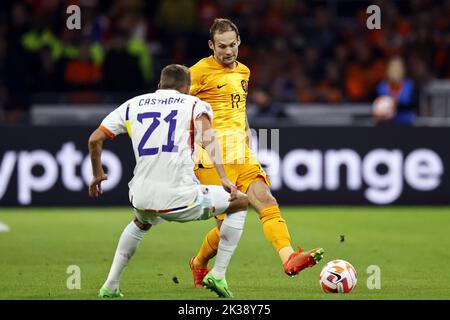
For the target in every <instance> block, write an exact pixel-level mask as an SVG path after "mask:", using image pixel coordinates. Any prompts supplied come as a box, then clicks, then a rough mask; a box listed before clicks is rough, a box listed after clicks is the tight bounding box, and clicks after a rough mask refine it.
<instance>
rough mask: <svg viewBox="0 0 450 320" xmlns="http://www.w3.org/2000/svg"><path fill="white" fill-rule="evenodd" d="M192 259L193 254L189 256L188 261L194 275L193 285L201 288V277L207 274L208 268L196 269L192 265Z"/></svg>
mask: <svg viewBox="0 0 450 320" xmlns="http://www.w3.org/2000/svg"><path fill="white" fill-rule="evenodd" d="M194 259H195V256H193V257H192V258H191V260H190V261H189V267H190V268H191V270H192V275H193V276H194V285H195V286H196V287H197V288H202V287H203V278H204V277H205V276H206V275H207V274H208V272H209V269H208V268H206V269H196V268H195V267H194Z"/></svg>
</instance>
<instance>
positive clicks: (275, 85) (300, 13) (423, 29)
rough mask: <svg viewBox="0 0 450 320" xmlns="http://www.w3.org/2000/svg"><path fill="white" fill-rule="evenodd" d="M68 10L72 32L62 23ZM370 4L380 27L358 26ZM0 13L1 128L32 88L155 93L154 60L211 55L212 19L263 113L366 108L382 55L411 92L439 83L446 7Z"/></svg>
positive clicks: (93, 95) (182, 4) (275, 0)
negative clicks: (349, 105)
mask: <svg viewBox="0 0 450 320" xmlns="http://www.w3.org/2000/svg"><path fill="white" fill-rule="evenodd" d="M72 4H76V5H78V6H79V7H80V8H81V29H80V30H69V29H68V28H67V25H66V23H67V18H68V17H69V16H70V13H67V12H66V8H67V7H68V6H70V5H72ZM370 4H377V5H378V6H379V7H380V8H381V29H379V30H369V29H368V28H367V26H366V20H367V18H368V16H369V14H367V13H366V9H367V7H368V6H369V5H370ZM0 9H1V14H0V110H1V109H3V110H6V111H9V113H8V114H9V115H10V116H9V120H10V121H12V122H13V121H14V115H15V114H20V112H21V111H23V110H27V109H28V108H29V107H30V105H31V104H32V102H33V101H34V99H36V94H37V93H40V92H59V93H61V92H65V93H69V95H64V96H63V97H64V98H61V99H66V100H64V101H63V102H68V101H67V99H69V102H89V103H96V102H97V103H98V102H105V101H107V100H108V99H110V100H111V101H114V100H115V99H117V100H118V101H114V102H120V101H122V100H123V96H126V97H130V96H132V95H134V94H136V93H142V92H146V91H150V90H154V89H155V88H156V84H157V80H158V75H159V72H160V70H161V68H162V67H163V66H164V65H166V64H168V63H181V64H185V65H187V66H191V65H192V64H194V63H195V62H196V61H197V60H198V59H200V58H202V57H205V56H207V55H209V54H211V52H210V51H209V49H208V46H207V40H208V31H209V27H210V25H211V23H212V21H213V20H214V18H216V17H226V18H230V19H231V20H232V21H233V22H235V23H236V25H237V26H238V28H239V30H240V34H241V40H242V44H241V47H240V51H239V60H240V61H242V62H243V63H245V64H246V65H247V66H248V67H249V68H250V70H251V79H250V87H249V88H250V90H249V94H250V95H249V100H250V102H253V103H255V104H257V105H259V106H260V107H261V112H267V113H269V114H273V115H274V116H281V115H282V111H281V109H278V108H275V109H274V108H273V106H274V105H275V106H276V105H277V104H276V103H291V102H294V103H295V102H302V103H315V102H322V103H331V104H337V103H342V102H371V101H373V100H374V99H375V97H376V96H377V95H379V91H380V85H381V83H382V82H383V81H384V80H386V75H387V65H388V62H389V61H390V60H391V59H397V60H398V59H401V60H402V61H401V63H402V64H403V65H404V69H405V70H404V77H408V81H410V83H411V84H413V86H414V88H415V90H417V89H420V88H421V86H423V84H425V83H427V82H428V81H429V80H430V79H433V78H450V58H449V54H450V19H449V18H448V17H450V1H436V0H435V1H432V0H411V1H409V0H408V1H370V2H368V1H367V2H366V1H356V0H355V1H353V0H341V1H339V0H337V1H307V0H298V1H296V0H159V1H145V0H66V1H63V0H20V1H11V2H8V1H6V2H4V1H1V4H0ZM52 97H54V96H52ZM53 99H54V98H53ZM47 102H48V101H47ZM53 102H61V101H53ZM413 104H414V103H413ZM413 107H414V106H413Z"/></svg>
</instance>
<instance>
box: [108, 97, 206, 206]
mask: <svg viewBox="0 0 450 320" xmlns="http://www.w3.org/2000/svg"><path fill="white" fill-rule="evenodd" d="M201 114H207V115H208V116H209V118H210V119H211V121H212V116H213V114H212V109H211V106H210V105H209V104H208V103H206V102H204V101H202V100H200V99H199V98H196V97H193V96H189V95H185V94H182V93H179V92H178V91H176V90H167V89H160V90H157V91H156V92H154V93H149V94H144V95H141V96H137V97H134V98H132V99H130V100H128V101H127V102H125V103H124V104H122V105H121V106H120V107H118V108H117V109H116V110H114V111H113V112H111V113H110V114H109V115H108V116H107V117H106V118H105V119H104V120H103V122H102V124H101V126H100V129H102V130H103V131H104V132H105V133H107V134H108V135H109V136H110V137H112V138H113V137H114V136H116V135H118V134H122V133H126V132H128V134H129V135H130V137H131V140H132V144H133V151H134V156H135V158H136V167H135V168H134V174H133V178H132V179H131V181H130V182H129V183H128V186H129V189H130V193H129V195H130V202H131V204H132V205H133V207H135V208H137V209H140V210H173V209H178V208H181V207H185V206H188V205H190V204H192V203H194V202H195V200H196V198H197V196H198V188H197V187H196V186H197V185H198V182H197V180H196V178H195V175H194V159H193V138H194V136H193V134H194V132H193V130H194V126H195V121H194V120H195V119H196V118H198V117H199V116H200V115H201Z"/></svg>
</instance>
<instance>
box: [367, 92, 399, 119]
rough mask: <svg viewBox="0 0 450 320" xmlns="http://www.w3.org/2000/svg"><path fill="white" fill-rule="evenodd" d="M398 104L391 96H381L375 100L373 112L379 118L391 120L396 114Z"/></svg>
mask: <svg viewBox="0 0 450 320" xmlns="http://www.w3.org/2000/svg"><path fill="white" fill-rule="evenodd" d="M395 113H396V104H395V100H394V98H392V97H391V96H379V97H378V98H376V99H375V100H374V101H373V104H372V114H373V116H374V117H375V119H377V120H390V119H392V118H393V117H394V116H395Z"/></svg>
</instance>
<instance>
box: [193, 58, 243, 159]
mask: <svg viewBox="0 0 450 320" xmlns="http://www.w3.org/2000/svg"><path fill="white" fill-rule="evenodd" d="M190 71H191V91H190V93H191V95H193V96H196V97H198V98H200V99H202V100H204V101H206V102H208V103H209V104H210V105H211V107H212V109H213V112H214V118H213V123H212V126H213V128H214V129H215V132H216V135H217V137H218V140H219V143H220V144H221V145H222V147H223V148H222V150H223V151H222V153H223V158H224V163H233V162H236V161H241V160H242V159H244V158H246V157H248V150H247V148H246V138H247V136H246V107H245V105H246V101H247V89H248V81H249V78H250V69H249V68H247V67H246V66H245V65H243V64H242V63H239V62H237V66H236V68H234V69H230V68H225V67H223V66H222V65H221V64H219V63H218V62H217V61H216V60H215V59H214V57H213V56H209V57H207V58H204V59H202V60H200V61H199V62H197V63H196V64H195V65H193V66H192V67H191V68H190Z"/></svg>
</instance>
